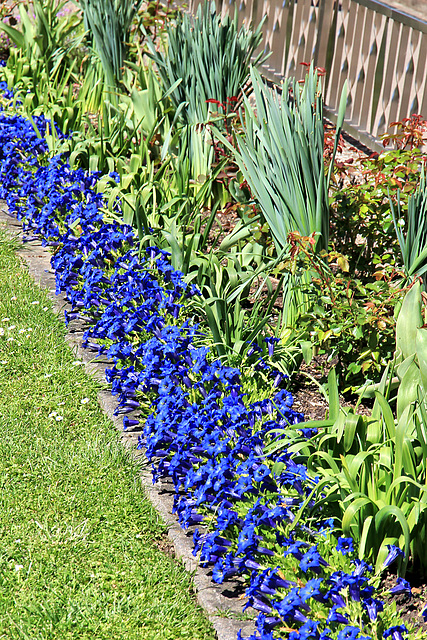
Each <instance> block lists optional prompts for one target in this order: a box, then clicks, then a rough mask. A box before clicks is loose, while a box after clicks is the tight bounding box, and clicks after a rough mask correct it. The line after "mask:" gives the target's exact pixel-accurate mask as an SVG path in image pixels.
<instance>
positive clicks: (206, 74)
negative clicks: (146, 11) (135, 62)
mask: <svg viewBox="0 0 427 640" xmlns="http://www.w3.org/2000/svg"><path fill="white" fill-rule="evenodd" d="M261 28H262V25H261V24H260V25H259V26H258V28H257V29H256V30H255V31H252V30H250V29H247V28H246V27H244V26H242V27H241V28H240V29H239V28H238V14H237V11H236V12H235V15H234V19H231V18H230V17H229V16H228V15H226V16H225V17H223V18H222V17H221V16H220V15H219V14H218V13H217V11H216V7H215V3H214V2H205V3H204V4H203V5H199V8H198V10H197V14H196V16H192V15H191V14H189V13H186V12H183V11H181V12H179V13H178V14H177V16H176V22H175V23H173V22H170V23H168V24H167V25H166V38H167V44H166V47H165V50H164V51H162V50H159V49H158V48H156V46H155V43H154V42H153V41H152V40H151V38H149V37H147V45H148V47H149V51H150V53H149V55H150V56H151V57H152V58H153V60H154V61H155V62H156V65H157V67H158V70H159V74H160V78H161V82H162V85H163V89H164V91H167V90H168V89H170V88H171V87H172V86H173V85H176V86H175V88H174V90H173V91H172V92H171V94H170V98H171V100H172V103H173V105H174V108H175V109H176V110H177V109H179V108H180V107H181V111H180V116H179V119H180V122H181V123H183V124H188V125H194V124H198V123H206V122H207V121H208V119H209V115H210V112H211V104H210V103H209V102H208V101H209V100H216V101H218V102H220V103H223V104H225V105H226V104H228V105H231V104H232V102H231V103H230V101H229V100H228V101H227V99H230V98H233V97H236V96H238V95H239V94H240V93H241V90H242V88H243V86H244V85H245V83H246V81H247V79H248V76H249V66H250V64H251V58H252V56H253V55H254V52H255V50H256V48H257V47H258V45H259V44H260V42H261V37H262V33H261ZM261 58H262V54H259V55H258V56H257V57H256V59H255V62H254V64H258V63H259V62H260V61H261ZM178 81H180V82H179V83H178ZM182 107H183V108H182Z"/></svg>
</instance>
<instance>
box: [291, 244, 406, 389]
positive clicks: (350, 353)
mask: <svg viewBox="0 0 427 640" xmlns="http://www.w3.org/2000/svg"><path fill="white" fill-rule="evenodd" d="M289 241H290V243H291V257H290V259H289V260H288V261H287V262H285V267H286V268H287V269H288V270H290V272H291V273H292V274H296V273H299V274H305V275H306V277H305V278H300V281H299V282H295V283H294V286H295V287H296V288H297V291H298V293H299V294H300V297H301V298H302V299H303V300H304V306H303V309H302V310H301V311H300V314H299V317H298V320H297V322H296V323H295V324H294V325H292V327H290V328H291V330H292V332H293V335H294V336H295V337H296V339H297V340H298V342H299V343H300V345H301V349H302V353H303V355H304V358H305V361H306V363H307V364H309V363H310V362H311V361H312V358H313V356H315V355H326V356H327V367H328V368H329V367H330V366H331V364H330V363H335V365H336V368H337V371H338V373H339V377H340V389H341V392H342V393H345V392H354V391H355V390H356V389H357V388H358V387H359V386H360V385H361V384H363V381H364V380H365V379H366V378H370V379H371V380H374V381H376V380H379V379H380V377H381V371H382V369H383V368H384V366H385V365H386V363H387V362H388V361H389V360H390V358H391V357H392V355H393V351H394V348H395V319H394V312H395V309H396V306H397V305H398V304H399V303H400V301H401V300H402V298H403V295H404V292H403V291H402V290H401V288H400V283H401V278H400V277H396V276H399V274H395V273H394V272H393V271H392V272H391V273H389V274H388V277H387V278H385V279H379V280H375V279H371V280H370V281H369V280H368V281H366V280H361V279H360V278H357V277H355V276H354V275H352V274H350V273H349V272H348V270H349V265H348V260H347V258H346V256H344V255H342V254H340V253H338V252H336V251H329V252H326V251H322V252H320V254H319V253H316V251H315V250H314V246H313V245H314V239H313V237H309V238H306V237H301V236H300V235H299V234H297V233H294V234H290V236H289Z"/></svg>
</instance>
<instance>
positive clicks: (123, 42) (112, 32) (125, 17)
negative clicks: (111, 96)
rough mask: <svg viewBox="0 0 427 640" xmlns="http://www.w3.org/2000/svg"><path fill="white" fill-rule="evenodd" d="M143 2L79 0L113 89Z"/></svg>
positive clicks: (138, 0) (118, 77) (110, 87)
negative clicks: (134, 22)
mask: <svg viewBox="0 0 427 640" xmlns="http://www.w3.org/2000/svg"><path fill="white" fill-rule="evenodd" d="M141 3H142V0H135V1H134V0H80V4H81V6H82V9H83V13H84V21H85V26H86V28H87V29H88V30H89V33H90V34H91V36H92V38H93V45H94V48H95V51H96V52H97V54H98V56H99V58H100V60H101V64H102V68H103V72H104V74H105V80H106V84H107V86H108V87H109V89H110V90H111V89H113V88H115V87H117V86H118V85H119V83H120V81H121V79H122V77H123V65H124V60H125V58H126V55H127V50H128V44H129V38H130V27H131V24H132V21H133V19H134V17H135V15H136V14H137V12H138V10H139V7H140V6H141Z"/></svg>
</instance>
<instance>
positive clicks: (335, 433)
mask: <svg viewBox="0 0 427 640" xmlns="http://www.w3.org/2000/svg"><path fill="white" fill-rule="evenodd" d="M422 325H423V317H422V313H421V286H420V283H419V282H417V283H415V285H414V286H413V287H412V289H411V290H410V291H409V292H408V293H407V295H406V297H405V300H404V302H403V304H402V308H401V311H400V313H399V318H398V323H397V327H396V356H395V359H394V362H391V363H390V364H389V365H388V366H387V367H386V369H385V370H384V373H383V377H382V380H381V382H380V383H379V384H378V385H376V386H375V387H371V388H369V389H366V388H365V389H364V390H362V393H361V395H362V396H364V395H367V394H369V395H374V397H375V403H374V406H373V409H372V411H371V413H370V415H359V414H358V411H357V410H358V407H357V406H356V407H355V408H350V409H344V408H340V406H339V394H338V386H337V384H336V378H335V372H334V371H333V370H332V371H331V373H330V374H329V380H328V382H329V418H328V419H326V420H323V421H312V422H307V423H305V425H304V426H305V427H309V428H310V429H316V430H317V433H316V434H315V435H314V436H312V437H311V438H310V439H308V440H306V439H303V438H299V439H298V438H296V437H295V433H293V434H292V436H293V438H292V439H290V438H289V437H288V438H287V440H286V444H287V450H288V452H291V453H293V454H295V456H297V458H299V459H302V460H303V461H304V462H306V463H307V465H308V469H309V471H310V472H311V473H312V474H313V475H315V476H317V477H318V478H319V482H318V483H317V485H316V487H315V488H314V489H313V491H312V493H311V495H309V496H308V498H307V500H306V501H305V502H304V505H303V506H302V508H301V511H300V514H299V516H298V518H297V521H298V520H299V518H300V517H301V515H302V514H303V513H304V515H305V516H307V515H310V517H313V518H315V517H318V514H319V510H321V511H322V514H323V515H325V514H329V515H331V516H333V517H334V518H335V519H336V523H337V526H338V527H339V528H340V529H342V531H343V533H344V535H351V536H352V537H353V538H354V539H355V540H356V542H357V543H358V545H359V557H360V558H368V559H369V558H370V559H372V560H373V561H374V562H375V565H376V570H377V571H378V572H379V571H381V568H382V565H383V563H384V560H385V558H386V556H387V553H388V550H387V545H397V546H399V547H400V548H401V549H402V550H404V552H405V557H404V559H401V561H400V564H399V573H400V574H401V575H404V574H405V571H406V570H407V567H408V564H410V569H411V571H413V572H414V573H416V574H417V575H422V576H425V575H426V574H427V553H426V546H425V536H426V534H427V395H426V390H427V384H426V383H427V373H426V372H427V368H426V365H427V329H425V328H424V327H423V326H422ZM395 374H396V375H395ZM396 388H397V395H396V396H393V393H394V391H393V390H396ZM277 434H278V432H275V435H277ZM280 435H281V437H282V438H283V436H286V431H284V432H283V431H282V432H280ZM283 446H284V441H283V440H282V441H280V440H279V441H278V442H275V443H272V445H270V451H273V450H277V449H278V448H280V447H283Z"/></svg>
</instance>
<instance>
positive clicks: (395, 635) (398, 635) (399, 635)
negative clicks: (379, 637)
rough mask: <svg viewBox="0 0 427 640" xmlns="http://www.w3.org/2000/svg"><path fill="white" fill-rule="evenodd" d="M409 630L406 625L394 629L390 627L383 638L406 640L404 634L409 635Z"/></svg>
mask: <svg viewBox="0 0 427 640" xmlns="http://www.w3.org/2000/svg"><path fill="white" fill-rule="evenodd" d="M407 633H408V629H407V628H406V627H405V625H404V624H401V625H396V626H394V627H390V628H389V629H386V631H384V633H383V638H390V639H391V640H404V636H403V634H405V635H406V634H407Z"/></svg>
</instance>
